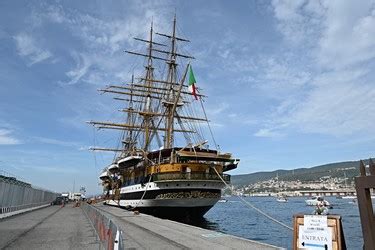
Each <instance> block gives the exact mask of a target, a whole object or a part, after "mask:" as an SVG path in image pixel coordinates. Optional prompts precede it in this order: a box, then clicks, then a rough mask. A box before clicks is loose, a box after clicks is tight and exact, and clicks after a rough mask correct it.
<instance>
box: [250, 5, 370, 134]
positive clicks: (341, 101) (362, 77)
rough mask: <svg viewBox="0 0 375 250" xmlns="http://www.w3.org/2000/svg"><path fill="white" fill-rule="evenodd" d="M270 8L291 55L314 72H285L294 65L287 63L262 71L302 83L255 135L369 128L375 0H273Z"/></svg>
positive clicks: (352, 131) (357, 131)
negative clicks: (293, 130) (290, 131)
mask: <svg viewBox="0 0 375 250" xmlns="http://www.w3.org/2000/svg"><path fill="white" fill-rule="evenodd" d="M273 7H274V13H275V18H276V19H277V21H278V22H279V24H278V25H279V26H278V27H279V30H280V32H281V33H282V34H283V35H284V37H285V41H286V42H287V43H289V44H288V45H289V46H291V47H292V48H296V49H297V50H296V53H295V54H294V58H298V59H300V58H302V60H301V61H302V62H303V60H304V64H305V65H306V66H307V68H308V69H309V71H310V72H314V73H311V74H310V73H303V72H302V73H301V72H300V73H297V74H288V71H289V70H292V71H293V69H292V67H296V66H295V65H286V66H285V67H283V66H282V67H280V66H276V67H274V71H275V73H274V72H273V71H271V73H268V74H266V76H267V77H268V76H271V77H269V78H270V79H275V80H277V79H280V81H284V82H285V83H286V85H297V86H298V85H299V84H305V85H306V87H305V88H298V89H297V91H296V92H295V94H294V95H288V99H287V100H285V99H283V100H281V101H280V102H278V104H277V105H276V107H275V109H274V111H273V112H272V113H271V114H270V115H269V117H268V120H267V122H266V123H267V127H266V129H261V130H259V131H258V133H257V135H262V134H265V135H267V133H268V131H267V129H268V128H269V127H271V128H272V131H282V130H284V129H288V128H289V129H296V128H297V129H299V130H300V131H303V132H306V133H320V134H326V135H333V136H347V135H363V134H366V133H371V132H372V131H373V130H374V129H375V125H374V124H373V121H374V120H375V108H374V107H375V91H374V90H373V87H374V86H375V78H374V74H373V73H372V71H371V70H369V69H370V68H372V67H373V65H374V63H375V62H374V59H375V2H374V1H361V2H351V1H321V2H319V1H307V0H306V1H291V2H289V1H273ZM309 13H310V15H309ZM292 31H295V34H292ZM290 36H296V37H295V38H296V39H294V38H292V39H291V37H290ZM300 48H303V49H304V50H303V52H302V53H301V51H300ZM296 68H298V67H296ZM273 76H274V77H273ZM296 76H297V77H296ZM264 88H265V89H269V90H271V91H272V89H275V88H276V86H275V84H273V83H272V81H271V82H270V83H269V84H268V83H266V86H265V87H264Z"/></svg>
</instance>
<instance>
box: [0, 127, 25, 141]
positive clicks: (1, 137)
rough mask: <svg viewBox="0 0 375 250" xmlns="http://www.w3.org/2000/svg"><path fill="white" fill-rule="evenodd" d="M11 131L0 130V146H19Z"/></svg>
mask: <svg viewBox="0 0 375 250" xmlns="http://www.w3.org/2000/svg"><path fill="white" fill-rule="evenodd" d="M11 134H12V131H11V130H8V129H0V145H15V144H21V141H19V140H18V139H17V138H15V137H13V136H12V135H11Z"/></svg>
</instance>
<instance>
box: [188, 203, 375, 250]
mask: <svg viewBox="0 0 375 250" xmlns="http://www.w3.org/2000/svg"><path fill="white" fill-rule="evenodd" d="M244 199H246V200H247V201H248V202H250V203H251V204H252V205H254V206H256V207H257V208H259V209H261V210H262V211H263V212H265V213H267V214H268V215H270V216H272V217H274V218H275V219H277V220H279V221H281V222H283V223H284V224H286V225H288V226H290V227H293V214H298V213H301V214H312V213H313V211H314V207H310V206H307V205H306V203H305V199H307V197H304V198H302V197H290V198H288V202H287V203H280V202H277V201H276V198H274V197H244ZM227 200H228V202H225V203H217V204H216V205H215V206H214V207H213V208H212V209H211V210H210V211H209V212H208V213H207V214H206V215H205V216H204V220H202V221H199V222H191V223H190V224H193V225H196V226H200V227H203V228H207V229H211V230H215V231H219V232H223V233H227V234H231V235H235V236H239V237H243V238H247V239H250V240H255V241H258V242H264V243H268V244H272V245H275V246H279V247H284V248H287V249H292V242H293V232H292V231H291V230H289V229H287V228H285V227H283V226H281V225H279V224H276V223H275V222H273V221H271V220H270V219H268V218H266V217H265V216H263V215H261V214H259V213H258V212H257V211H255V210H254V209H252V208H250V207H249V206H248V205H246V204H244V203H243V202H242V201H241V200H240V199H239V198H238V197H229V198H227ZM326 200H328V201H329V202H330V203H331V205H332V206H333V208H332V209H330V210H329V213H330V214H335V215H340V216H342V222H343V227H344V235H345V240H346V246H347V248H348V249H362V246H363V237H362V228H361V224H360V217H359V210H358V204H357V203H353V202H352V201H351V200H347V199H337V198H336V197H326ZM373 201H374V200H373Z"/></svg>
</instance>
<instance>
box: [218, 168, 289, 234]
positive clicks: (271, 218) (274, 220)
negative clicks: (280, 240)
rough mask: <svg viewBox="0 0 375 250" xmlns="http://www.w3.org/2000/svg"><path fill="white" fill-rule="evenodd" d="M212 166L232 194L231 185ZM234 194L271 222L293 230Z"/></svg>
mask: <svg viewBox="0 0 375 250" xmlns="http://www.w3.org/2000/svg"><path fill="white" fill-rule="evenodd" d="M212 168H213V169H214V170H215V172H216V174H217V176H219V178H220V180H221V181H222V182H223V183H224V184H225V186H226V187H228V188H229V189H230V190H231V193H232V195H233V194H234V192H233V188H232V187H231V186H229V185H228V183H226V182H225V181H224V179H223V178H222V177H221V175H220V174H219V172H217V170H216V168H214V167H212ZM234 195H235V196H237V197H238V198H240V200H242V201H243V202H244V203H245V204H246V205H248V206H249V207H251V208H252V209H254V210H255V211H257V212H258V213H260V214H262V215H263V216H265V217H267V218H268V219H270V220H272V221H273V222H275V223H277V224H279V225H281V226H283V227H285V228H287V229H289V230H292V231H293V228H291V227H290V226H288V225H286V224H284V223H282V222H281V221H278V220H277V219H275V218H273V217H272V216H270V215H268V214H266V213H265V212H263V211H262V210H260V209H259V208H257V207H255V206H254V205H253V204H251V203H250V202H248V201H247V200H245V199H244V198H242V197H241V196H239V195H236V194H234Z"/></svg>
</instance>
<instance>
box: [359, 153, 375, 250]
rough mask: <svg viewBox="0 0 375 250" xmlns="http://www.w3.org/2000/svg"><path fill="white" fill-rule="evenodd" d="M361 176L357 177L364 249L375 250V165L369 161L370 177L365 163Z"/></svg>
mask: <svg viewBox="0 0 375 250" xmlns="http://www.w3.org/2000/svg"><path fill="white" fill-rule="evenodd" d="M359 171H360V174H361V175H360V176H358V177H355V188H356V191H357V198H358V208H359V213H360V216H361V225H362V233H363V241H364V249H366V250H373V249H375V216H374V210H373V207H372V202H371V189H373V188H375V165H374V163H373V161H372V159H370V160H369V175H367V173H366V168H365V165H364V164H363V161H360V166H359Z"/></svg>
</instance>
